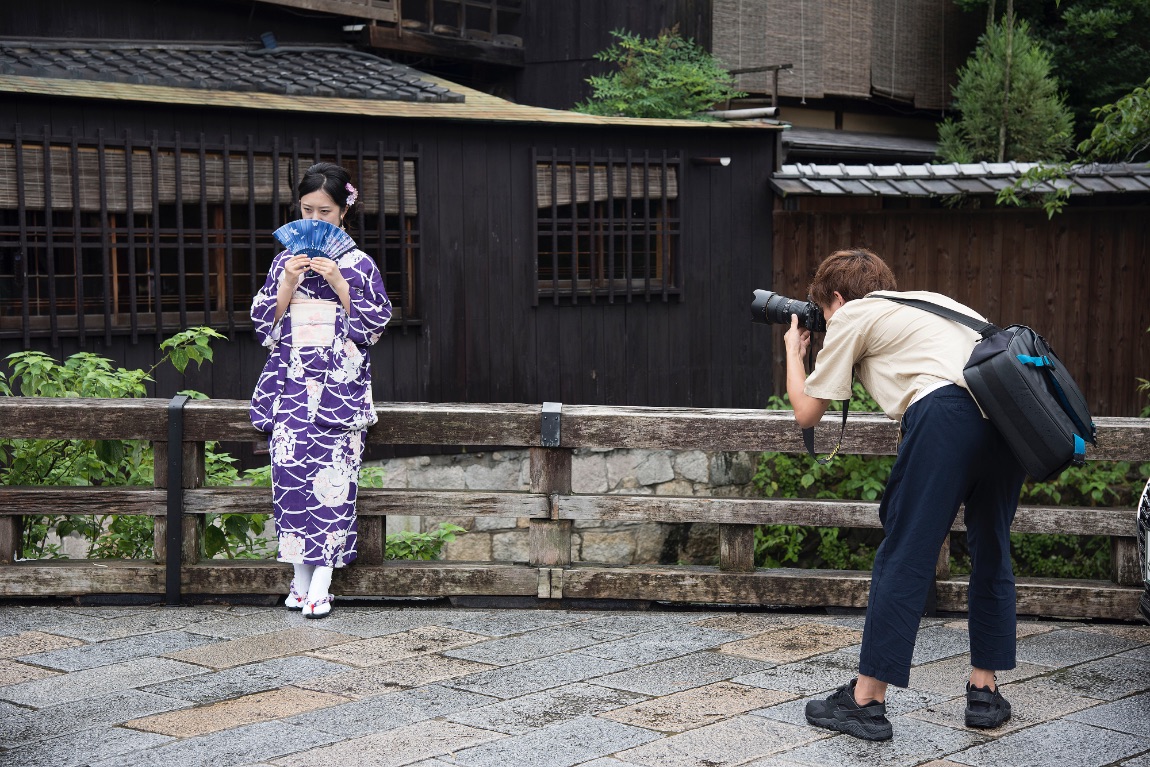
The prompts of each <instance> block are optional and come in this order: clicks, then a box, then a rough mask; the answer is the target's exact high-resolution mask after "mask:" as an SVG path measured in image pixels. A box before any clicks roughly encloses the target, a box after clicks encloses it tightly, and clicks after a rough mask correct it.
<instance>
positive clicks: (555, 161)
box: [551, 147, 575, 306]
mask: <svg viewBox="0 0 1150 767" xmlns="http://www.w3.org/2000/svg"><path fill="white" fill-rule="evenodd" d="M571 172H572V173H574V172H575V171H574V169H572V171H571ZM551 303H552V304H554V305H555V306H558V305H559V147H552V148H551Z"/></svg>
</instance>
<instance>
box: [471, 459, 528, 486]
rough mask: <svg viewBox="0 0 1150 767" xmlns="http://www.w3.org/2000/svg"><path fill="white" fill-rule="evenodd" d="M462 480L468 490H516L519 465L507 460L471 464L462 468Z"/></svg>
mask: <svg viewBox="0 0 1150 767" xmlns="http://www.w3.org/2000/svg"><path fill="white" fill-rule="evenodd" d="M463 481H464V485H463V486H464V487H465V488H467V489H468V490H518V489H519V467H518V466H517V465H515V464H513V463H511V462H509V461H500V462H499V463H492V464H473V465H471V466H468V467H467V468H466V469H465V470H464V472H463Z"/></svg>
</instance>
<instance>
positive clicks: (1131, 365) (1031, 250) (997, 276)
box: [771, 199, 1150, 416]
mask: <svg viewBox="0 0 1150 767" xmlns="http://www.w3.org/2000/svg"><path fill="white" fill-rule="evenodd" d="M812 202H813V200H812ZM833 203H834V201H830V200H827V201H823V203H822V204H821V205H819V208H820V210H819V211H817V212H808V211H777V212H776V213H775V215H774V217H775V239H774V252H775V254H776V257H775V262H774V286H773V287H772V288H771V289H772V290H776V291H779V292H781V293H784V294H786V295H789V296H796V297H800V298H801V297H804V296H805V295H806V290H807V284H808V283H809V281H810V277H811V275H813V274H814V270H815V267H817V266H818V263H819V262H820V261H821V260H822V259H823V258H825V257H826V256H828V255H830V254H831V253H832V252H834V251H835V250H838V249H840V248H844V247H852V246H860V247H869V248H871V249H873V250H874V251H875V252H876V253H878V254H879V255H881V256H882V257H883V258H884V259H886V260H887V262H888V263H889V264H890V266H891V268H892V270H893V271H894V273H895V276H896V277H897V278H898V284H899V288H900V289H903V290H934V291H938V292H940V293H945V294H947V295H950V296H952V297H954V298H955V299H957V300H958V301H961V302H963V303H965V304H967V305H968V306H970V307H971V308H973V309H976V310H978V311H981V312H983V313H984V314H985V315H986V316H987V317H989V318H990V320H991V321H992V322H995V323H997V324H1000V325H1003V324H1020V325H1029V326H1031V327H1033V328H1034V329H1035V330H1037V331H1038V332H1040V333H1042V334H1043V336H1045V337H1046V339H1047V340H1048V341H1049V342H1050V344H1051V345H1052V346H1053V347H1054V349H1055V351H1056V352H1057V353H1058V355H1059V357H1061V358H1062V361H1063V362H1064V363H1065V364H1066V365H1067V367H1068V368H1069V369H1070V371H1071V373H1072V374H1073V375H1074V377H1075V380H1076V381H1077V382H1078V383H1079V385H1080V386H1081V387H1082V389H1083V391H1084V393H1085V394H1086V396H1087V398H1088V400H1089V401H1090V405H1091V408H1092V412H1093V413H1094V414H1095V415H1100V416H1133V415H1137V414H1138V413H1139V411H1140V410H1141V408H1142V407H1144V406H1145V405H1146V404H1147V399H1146V397H1145V395H1143V394H1139V393H1138V391H1137V389H1136V387H1137V381H1136V378H1139V377H1140V378H1148V377H1150V333H1147V328H1150V301H1148V300H1147V298H1146V291H1147V288H1148V286H1150V245H1148V244H1147V243H1148V242H1150V223H1148V219H1147V216H1146V209H1145V208H1138V207H1129V208H1113V207H1111V208H1079V207H1074V208H1070V209H1069V210H1067V211H1066V212H1064V213H1062V214H1060V215H1058V216H1055V217H1054V218H1053V219H1047V217H1046V214H1045V213H1043V212H1042V211H1040V210H1017V209H988V210H972V209H962V208H959V209H953V210H945V209H931V210H926V209H918V210H915V209H910V210H882V209H877V208H874V207H873V206H874V205H875V204H881V203H879V201H877V200H874V199H872V200H868V201H866V204H867V205H868V206H871V207H872V209H871V210H858V209H857V208H858V202H857V201H852V200H845V201H844V203H843V209H840V210H839V211H836V212H830V211H828V208H833V207H834V204H833ZM802 204H803V205H804V206H805V204H806V201H805V200H804V201H803V203H802ZM781 333H782V331H781V330H778V329H776V330H775V331H774V332H773V333H772V335H773V336H774V337H775V340H776V341H778V342H779V343H778V345H777V346H776V347H775V348H776V355H775V359H774V371H775V372H774V375H775V381H776V392H778V393H781V392H782V391H783V390H784V389H785V386H784V384H785V379H784V378H783V372H782V371H783V370H784V367H783V359H782V350H783V347H782V344H781Z"/></svg>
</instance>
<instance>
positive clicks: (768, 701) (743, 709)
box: [603, 682, 793, 732]
mask: <svg viewBox="0 0 1150 767" xmlns="http://www.w3.org/2000/svg"><path fill="white" fill-rule="evenodd" d="M791 697H793V696H791V695H789V694H787V693H785V692H778V691H777V690H764V689H762V688H760V687H747V686H746V685H741V684H735V683H734V682H715V683H714V684H709V685H705V686H703V687H696V688H694V689H691V690H684V691H683V692H677V693H675V694H673V695H665V696H663V697H660V698H652V699H651V700H648V701H644V702H642V703H636V704H634V705H631V706H627V707H625V708H619V709H615V710H614V711H608V712H607V713H605V714H603V718H604V719H611V720H613V721H616V722H622V723H623V724H631V725H635V726H636V727H643V728H646V729H648V730H656V731H658V732H684V731H686V730H693V729H695V728H696V727H704V726H706V725H709V724H714V723H716V722H719V721H722V720H723V719H728V718H730V717H732V716H735V715H737V714H745V713H747V712H748V711H750V710H752V709H756V708H762V707H764V706H772V705H774V704H776V703H781V702H783V701H785V700H788V699H790V698H791Z"/></svg>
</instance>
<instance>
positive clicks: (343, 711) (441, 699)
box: [284, 684, 497, 737]
mask: <svg viewBox="0 0 1150 767" xmlns="http://www.w3.org/2000/svg"><path fill="white" fill-rule="evenodd" d="M496 700H497V698H491V697H489V696H487V695H477V694H476V693H473V692H467V691H465V690H455V689H452V688H451V687H444V686H442V685H438V684H429V685H426V686H424V687H416V688H413V689H410V690H402V691H400V692H391V693H387V694H384V695H377V696H375V697H372V698H364V699H362V700H356V701H352V702H350V703H342V704H340V705H338V706H333V707H331V708H326V709H323V710H321V711H315V712H312V713H307V714H300V715H298V716H293V717H291V718H289V719H285V720H284V721H286V722H288V723H290V724H298V725H302V726H304V727H309V728H312V729H315V730H321V731H323V732H328V733H331V734H333V735H339V736H341V737H355V736H358V735H370V734H371V733H373V732H382V731H384V730H394V729H396V728H398V727H403V726H404V725H408V724H414V723H415V722H421V721H423V720H425V719H435V718H438V717H446V718H448V719H452V720H454V717H452V716H450V715H451V714H454V713H456V712H458V711H466V710H469V709H478V710H482V709H483V707H485V706H487V705H489V704H491V703H494V702H496ZM460 724H468V722H460ZM487 729H491V728H487Z"/></svg>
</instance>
